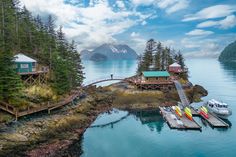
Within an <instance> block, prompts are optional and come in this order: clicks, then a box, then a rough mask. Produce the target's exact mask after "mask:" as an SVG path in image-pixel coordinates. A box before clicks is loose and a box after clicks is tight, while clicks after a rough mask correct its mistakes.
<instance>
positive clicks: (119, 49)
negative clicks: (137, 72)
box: [81, 43, 138, 61]
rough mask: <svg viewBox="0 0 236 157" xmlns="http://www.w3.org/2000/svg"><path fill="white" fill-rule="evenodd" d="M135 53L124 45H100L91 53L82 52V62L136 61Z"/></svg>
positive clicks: (87, 51)
mask: <svg viewBox="0 0 236 157" xmlns="http://www.w3.org/2000/svg"><path fill="white" fill-rule="evenodd" d="M137 57H138V55H137V53H136V52H135V51H134V50H133V49H132V48H130V47H129V46H128V45H126V44H107V43H106V44H102V45H100V46H98V47H97V48H95V49H94V50H93V51H89V50H82V51H81V58H82V59H83V60H93V61H102V60H115V59H116V60H129V59H130V60H131V59H137Z"/></svg>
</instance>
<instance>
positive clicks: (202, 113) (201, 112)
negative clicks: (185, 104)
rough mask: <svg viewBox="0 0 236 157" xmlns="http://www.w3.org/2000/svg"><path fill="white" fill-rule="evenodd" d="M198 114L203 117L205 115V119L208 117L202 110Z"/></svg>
mask: <svg viewBox="0 0 236 157" xmlns="http://www.w3.org/2000/svg"><path fill="white" fill-rule="evenodd" d="M200 114H201V115H202V116H203V117H205V118H206V119H208V118H209V116H208V114H207V113H205V112H203V111H200Z"/></svg>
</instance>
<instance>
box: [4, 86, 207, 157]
mask: <svg viewBox="0 0 236 157" xmlns="http://www.w3.org/2000/svg"><path fill="white" fill-rule="evenodd" d="M185 91H186V93H187V96H188V98H189V100H190V101H191V102H195V101H200V100H201V97H203V96H206V95H207V94H208V93H207V91H206V90H205V89H204V88H203V87H201V86H199V85H195V86H193V87H189V88H187V89H186V90H185ZM84 92H85V93H86V94H87V96H86V98H84V99H82V100H81V101H80V102H78V104H77V105H76V106H70V107H67V109H66V110H63V109H62V110H63V111H61V112H60V111H59V112H57V113H54V114H52V115H45V116H41V117H39V118H33V119H32V120H27V121H23V122H18V123H19V124H18V123H16V124H13V125H5V127H4V128H5V129H1V130H0V131H1V135H0V156H5V154H10V155H8V156H31V157H36V156H50V157H51V156H75V155H79V154H82V150H81V146H80V145H78V143H80V140H82V137H83V133H84V132H85V131H86V129H87V128H88V127H89V126H90V125H91V124H92V123H93V122H94V120H95V119H96V118H97V116H98V115H99V114H101V113H104V112H108V111H109V110H111V109H112V108H118V109H121V110H127V111H138V110H152V109H154V110H155V109H157V108H158V107H159V106H171V105H175V104H176V103H177V102H178V101H179V98H178V95H177V92H176V91H175V90H173V91H169V92H167V93H163V92H160V91H138V90H136V89H135V88H133V87H132V86H130V85H128V84H125V83H122V82H120V83H116V84H113V85H110V86H108V87H103V88H102V87H98V88H96V87H95V86H94V87H90V88H88V89H87V90H86V91H84ZM137 98H139V99H137ZM137 102H138V103H137Z"/></svg>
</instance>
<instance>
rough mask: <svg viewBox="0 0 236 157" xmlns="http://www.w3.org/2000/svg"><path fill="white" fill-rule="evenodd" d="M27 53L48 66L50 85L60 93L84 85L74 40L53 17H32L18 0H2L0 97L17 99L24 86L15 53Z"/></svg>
mask: <svg viewBox="0 0 236 157" xmlns="http://www.w3.org/2000/svg"><path fill="white" fill-rule="evenodd" d="M17 53H23V54H26V55H28V56H30V57H32V58H34V59H36V60H37V61H38V62H39V64H42V65H44V66H48V67H49V69H50V78H49V83H48V85H49V86H50V88H52V89H53V91H54V92H55V93H57V94H59V95H61V94H64V93H66V92H69V91H70V90H72V89H73V88H75V87H78V86H80V85H81V83H82V81H83V72H82V66H81V60H80V55H79V53H78V52H77V50H76V45H75V42H74V41H72V42H68V41H67V40H66V38H65V34H64V33H63V30H62V27H60V28H59V29H58V30H56V25H55V22H54V18H53V17H52V16H48V18H47V20H46V22H43V21H42V20H41V18H40V16H37V17H33V16H32V14H31V13H30V12H29V11H28V10H27V8H25V7H21V6H20V3H19V1H18V0H1V1H0V100H4V101H8V100H9V99H18V98H19V97H21V95H20V93H21V92H20V91H21V90H23V89H24V86H23V84H22V82H21V80H20V78H19V76H18V75H17V73H16V72H15V69H14V62H13V60H14V55H15V54H17Z"/></svg>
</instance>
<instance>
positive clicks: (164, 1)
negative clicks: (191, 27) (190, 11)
mask: <svg viewBox="0 0 236 157" xmlns="http://www.w3.org/2000/svg"><path fill="white" fill-rule="evenodd" d="M131 2H132V3H133V4H134V5H135V6H136V7H137V6H140V5H141V6H150V5H153V6H154V7H157V8H160V9H164V10H165V11H166V13H167V14H171V13H174V12H177V11H180V10H183V9H185V8H187V7H188V6H189V0H131Z"/></svg>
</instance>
